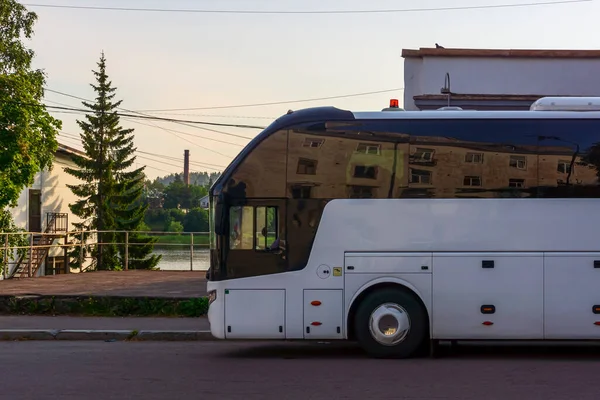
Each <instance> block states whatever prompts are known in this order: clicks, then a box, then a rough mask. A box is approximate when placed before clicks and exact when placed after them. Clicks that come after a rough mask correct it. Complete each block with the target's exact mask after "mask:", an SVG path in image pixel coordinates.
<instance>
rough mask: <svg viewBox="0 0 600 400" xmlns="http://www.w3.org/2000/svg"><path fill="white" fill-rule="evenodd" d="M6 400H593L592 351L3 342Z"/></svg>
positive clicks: (594, 355)
mask: <svg viewBox="0 0 600 400" xmlns="http://www.w3.org/2000/svg"><path fill="white" fill-rule="evenodd" d="M0 354H2V363H1V366H0V370H1V371H2V373H1V374H2V390H1V391H0V399H2V400H4V399H6V400H25V399H35V400H46V399H48V400H50V399H52V400H54V399H65V400H70V399H73V400H75V399H86V400H100V399H102V400H104V399H133V400H137V399H143V400H159V399H160V400H164V399H180V400H186V399H194V400H196V399H209V400H210V399H227V400H237V399H240V400H242V399H243V400H254V399H277V400H284V399H302V400H306V399H311V400H320V399H328V400H329V399H374V398H393V399H411V400H417V399H418V400H425V399H436V400H444V399H453V400H457V399H461V400H481V399H486V400H496V399H498V400H508V399H514V400H520V399H524V400H525V399H526V400H542V399H543V400H562V399H569V400H570V399H577V400H592V399H593V400H596V399H598V382H597V369H596V367H595V366H596V365H597V363H598V361H600V354H599V352H598V351H595V352H590V351H589V350H585V349H581V350H577V349H567V350H559V351H557V350H553V351H547V350H546V351H537V350H532V349H521V350H520V351H518V352H517V351H506V350H505V349H498V350H493V349H481V348H472V349H470V350H463V351H460V352H459V353H457V354H454V355H449V356H446V357H444V358H440V359H429V358H424V359H413V360H376V359H369V358H367V357H365V356H364V354H363V353H362V352H361V351H360V350H359V349H358V348H357V347H356V346H353V345H350V344H344V345H333V344H318V343H240V342H235V343H232V342H220V341H217V342H187V343H181V342H179V343H170V342H162V343H157V342H114V343H112V342H109V343H107V342H97V341H96V342H61V341H54V342H0Z"/></svg>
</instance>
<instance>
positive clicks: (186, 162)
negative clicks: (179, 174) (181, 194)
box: [183, 150, 190, 186]
mask: <svg viewBox="0 0 600 400" xmlns="http://www.w3.org/2000/svg"><path fill="white" fill-rule="evenodd" d="M183 183H185V184H186V185H187V186H189V185H190V151H189V150H185V151H184V153H183Z"/></svg>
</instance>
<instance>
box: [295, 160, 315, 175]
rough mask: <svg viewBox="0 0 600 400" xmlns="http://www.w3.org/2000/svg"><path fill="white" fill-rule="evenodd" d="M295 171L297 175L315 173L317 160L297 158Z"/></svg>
mask: <svg viewBox="0 0 600 400" xmlns="http://www.w3.org/2000/svg"><path fill="white" fill-rule="evenodd" d="M296 173H297V174H299V175H316V174H317V161H316V160H308V159H306V158H301V159H300V160H298V170H297V171H296Z"/></svg>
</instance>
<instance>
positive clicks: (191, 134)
mask: <svg viewBox="0 0 600 400" xmlns="http://www.w3.org/2000/svg"><path fill="white" fill-rule="evenodd" d="M123 119H125V120H127V121H131V122H135V123H137V124H140V125H145V126H152V127H155V128H159V129H162V130H165V131H169V132H174V133H181V134H182V135H187V136H191V137H195V138H200V139H206V140H210V141H213V142H218V143H223V144H230V145H232V146H239V147H244V145H241V144H239V143H232V142H226V141H224V140H219V139H213V138H209V137H206V136H200V135H194V134H193V133H188V132H182V131H176V130H174V129H169V128H164V127H162V126H157V125H154V124H145V123H143V122H140V121H133V120H132V119H131V118H129V117H124V118H123ZM210 131H211V132H215V133H219V134H221V135H227V136H232V137H237V138H240V139H246V140H252V138H251V137H247V136H243V135H236V134H234V133H229V132H222V131H218V130H215V129H210Z"/></svg>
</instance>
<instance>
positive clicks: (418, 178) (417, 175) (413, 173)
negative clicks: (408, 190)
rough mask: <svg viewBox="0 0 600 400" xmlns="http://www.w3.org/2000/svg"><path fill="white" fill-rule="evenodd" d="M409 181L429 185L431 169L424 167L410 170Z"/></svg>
mask: <svg viewBox="0 0 600 400" xmlns="http://www.w3.org/2000/svg"><path fill="white" fill-rule="evenodd" d="M410 183H420V184H423V185H431V171H427V170H424V169H411V170H410Z"/></svg>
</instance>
